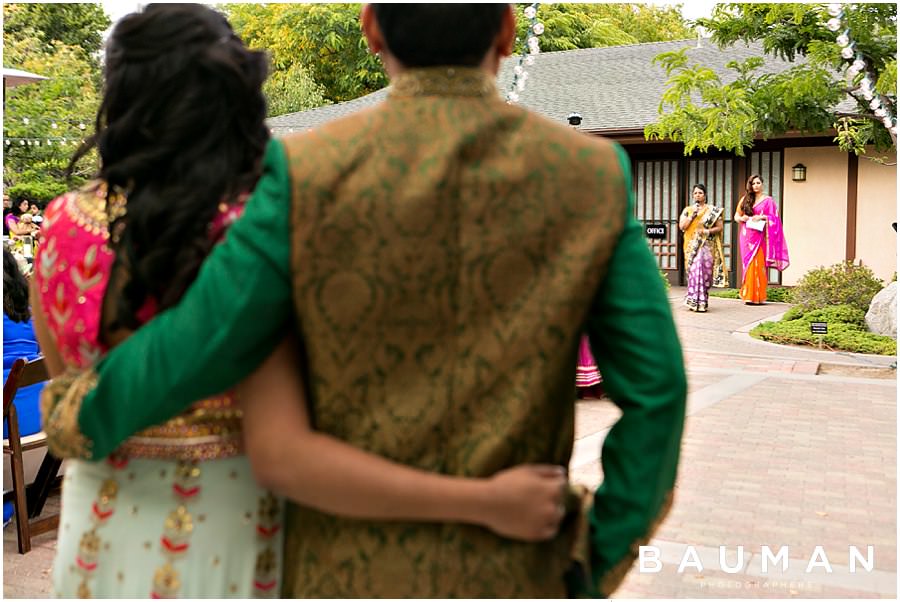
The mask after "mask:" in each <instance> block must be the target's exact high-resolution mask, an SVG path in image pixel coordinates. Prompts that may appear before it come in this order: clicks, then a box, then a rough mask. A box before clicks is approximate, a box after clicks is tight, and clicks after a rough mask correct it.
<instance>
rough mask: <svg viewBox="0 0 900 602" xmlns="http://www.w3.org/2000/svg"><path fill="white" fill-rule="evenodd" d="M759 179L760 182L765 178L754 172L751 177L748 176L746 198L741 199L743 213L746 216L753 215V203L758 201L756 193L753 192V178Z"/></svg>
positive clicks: (745, 190) (745, 186) (745, 185)
mask: <svg viewBox="0 0 900 602" xmlns="http://www.w3.org/2000/svg"><path fill="white" fill-rule="evenodd" d="M756 179H758V180H759V181H760V182H762V181H763V179H762V178H761V177H760V176H759V174H753V175H752V176H750V177H749V178H747V183H746V184H744V192H745V194H744V198H742V199H741V213H742V214H744V215H746V216H748V217H749V216H751V215H753V204H754V203H756V193H755V192H753V180H756Z"/></svg>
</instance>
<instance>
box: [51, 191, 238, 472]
mask: <svg viewBox="0 0 900 602" xmlns="http://www.w3.org/2000/svg"><path fill="white" fill-rule="evenodd" d="M110 203H111V206H112V207H113V211H114V212H115V211H117V210H118V211H124V199H122V198H121V197H120V196H117V195H115V194H113V195H110ZM242 210H243V202H242V203H240V204H238V205H226V204H224V203H223V204H222V205H220V207H219V212H218V213H217V215H216V218H215V220H214V222H213V223H212V224H211V226H210V235H211V236H213V237H214V238H215V239H216V240H218V239H220V238H221V237H222V236H223V235H224V233H225V230H226V229H227V227H228V226H229V225H230V224H231V223H233V222H234V221H235V220H236V219H237V218H238V217H239V216H240V214H241V212H242ZM43 236H44V244H43V245H42V247H41V249H40V252H39V253H38V255H37V257H36V258H35V270H34V278H35V281H36V283H37V286H38V293H39V296H40V300H41V305H42V307H43V310H44V314H45V316H46V319H47V324H48V327H49V329H50V331H51V333H52V335H53V337H54V339H55V342H56V347H57V349H58V351H59V353H60V356H61V357H62V359H63V361H64V362H65V363H66V365H67V366H69V367H75V368H85V367H87V366H90V365H91V364H93V363H94V362H95V361H96V360H97V359H98V358H99V357H100V356H101V355H102V354H103V353H105V352H106V351H108V348H107V347H106V346H105V345H104V344H103V343H102V341H101V339H100V325H101V311H102V307H103V296H104V294H105V292H106V287H107V285H108V283H109V276H110V271H111V269H112V265H113V260H114V259H115V254H114V253H113V251H112V250H111V249H110V247H109V237H110V234H109V224H108V218H107V211H106V184H105V183H104V182H101V181H93V182H90V183H88V184H86V185H85V186H84V187H82V188H81V189H79V190H74V191H71V192H68V193H66V194H64V195H62V196H60V197H58V198H56V199H54V200H53V201H51V203H50V204H49V205H48V206H47V210H46V211H45V213H44V222H43ZM154 314H155V303H153V302H148V304H147V305H145V307H144V308H142V310H141V312H139V319H140V320H141V321H142V322H145V321H147V320H149V319H150V318H151V317H152V316H153V315H154ZM240 425H241V413H240V410H238V409H237V408H236V407H235V404H234V400H233V398H232V395H230V394H224V395H221V396H217V397H214V398H210V399H205V400H202V401H199V402H197V403H195V404H194V405H193V406H192V407H191V408H190V409H189V410H188V411H186V412H185V413H184V414H182V415H180V416H178V417H176V418H173V419H172V420H169V421H168V422H166V423H164V424H161V425H158V426H155V427H151V428H149V429H147V430H145V431H143V432H141V433H138V434H137V435H135V436H133V437H131V438H130V439H128V440H127V441H126V442H125V443H124V444H123V445H122V447H121V448H120V449H119V450H117V452H116V455H117V456H126V457H146V458H175V459H188V460H201V459H211V458H221V457H229V456H233V455H237V454H239V453H241V451H242V447H241V432H240Z"/></svg>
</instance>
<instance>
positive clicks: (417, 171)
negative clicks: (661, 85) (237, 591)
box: [285, 68, 628, 597]
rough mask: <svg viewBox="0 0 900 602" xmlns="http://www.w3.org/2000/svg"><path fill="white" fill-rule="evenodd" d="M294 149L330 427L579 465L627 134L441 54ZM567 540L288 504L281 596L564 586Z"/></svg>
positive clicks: (370, 443)
mask: <svg viewBox="0 0 900 602" xmlns="http://www.w3.org/2000/svg"><path fill="white" fill-rule="evenodd" d="M285 149H286V152H287V155H288V158H289V161H290V165H291V181H292V187H293V215H292V226H293V240H292V267H293V273H294V298H295V302H296V309H297V317H298V320H299V324H300V330H301V333H302V336H303V344H304V348H305V351H306V355H307V357H308V362H309V363H308V366H309V386H310V390H311V404H312V406H313V407H312V412H313V416H314V422H315V426H316V428H317V429H319V430H322V431H324V432H327V433H330V434H333V435H335V436H338V437H340V438H342V439H344V440H346V441H349V442H350V443H352V444H353V445H355V446H358V447H361V448H364V449H367V450H369V451H372V452H375V453H377V454H379V455H383V456H385V457H388V458H391V459H394V460H398V461H400V462H404V463H406V464H410V465H414V466H418V467H421V468H423V469H426V470H430V471H438V472H443V473H447V474H454V475H466V476H488V475H491V474H493V473H494V472H496V471H498V470H500V469H502V468H506V467H509V466H512V465H515V464H519V463H525V462H542V463H553V464H563V465H566V464H568V460H569V456H570V453H571V449H572V444H573V436H574V393H573V387H574V385H573V383H574V370H575V356H576V350H577V344H578V340H579V335H580V334H581V332H582V329H583V327H584V324H585V320H586V317H587V315H588V312H589V309H590V306H591V303H592V301H593V300H594V298H595V295H596V294H597V292H598V289H599V285H600V282H601V280H602V277H603V274H604V272H605V270H606V266H607V262H608V261H609V258H610V255H611V253H612V251H613V248H614V246H615V244H616V241H617V237H618V235H619V233H620V232H621V229H622V226H623V223H624V221H625V216H626V211H627V210H628V208H627V191H626V189H625V184H624V182H625V180H624V174H623V173H622V171H621V169H620V166H619V162H618V159H617V157H616V152H615V149H614V148H613V146H612V145H611V144H609V143H608V142H606V141H603V140H600V139H592V138H588V137H586V136H583V135H581V134H577V133H575V132H573V131H571V130H570V129H568V128H566V127H564V126H561V125H557V124H553V123H551V122H549V121H547V120H545V119H543V118H541V117H538V116H536V115H534V114H531V113H529V112H526V111H524V110H522V109H520V108H518V107H513V106H509V105H506V104H505V103H503V102H502V101H500V99H499V97H498V95H497V92H496V89H495V88H494V86H493V84H492V82H491V79H490V78H489V76H488V75H487V74H485V73H484V72H483V71H481V70H477V69H445V68H440V69H428V70H415V71H413V72H411V73H408V74H405V75H403V76H401V77H399V78H397V79H396V80H395V81H394V85H393V89H392V93H391V96H390V98H389V99H388V100H387V101H386V102H385V103H383V104H382V105H380V106H379V107H377V108H375V109H373V110H370V111H367V112H364V113H360V114H357V115H354V116H352V117H349V118H346V119H344V120H341V121H340V122H336V123H333V124H330V125H328V126H325V127H324V128H321V129H320V130H318V131H316V132H314V133H311V134H304V135H301V136H297V137H295V138H288V139H286V140H285ZM573 522H574V521H568V523H567V525H568V526H569V527H571V524H572V523H573ZM573 537H574V532H573V530H572V529H571V528H568V529H566V530H564V532H563V533H562V534H561V535H560V536H559V537H558V538H556V539H555V540H554V541H551V542H548V543H545V544H540V545H537V544H522V543H515V542H511V541H507V540H502V539H501V538H499V537H497V536H495V535H493V534H491V533H489V532H488V531H486V530H483V529H479V528H476V527H466V526H459V525H444V526H423V525H412V524H401V523H387V524H385V523H368V522H361V521H349V520H344V519H339V518H333V517H328V516H325V515H323V514H320V513H317V512H314V511H311V510H307V509H301V508H294V510H293V512H292V516H291V518H290V529H289V538H290V539H291V540H292V541H293V543H294V544H296V545H292V544H291V542H289V545H288V556H287V558H286V565H287V566H288V567H291V568H290V569H289V571H288V572H289V573H290V571H291V570H293V569H294V567H296V569H297V570H296V573H294V574H293V575H289V576H288V582H287V584H286V585H287V587H288V588H289V589H288V591H287V593H289V594H291V595H294V596H297V597H311V596H312V597H315V596H339V597H344V596H346V597H353V596H358V595H368V596H378V597H380V596H390V597H430V596H439V597H448V596H452V597H484V596H497V597H509V596H517V597H518V596H528V597H531V596H553V597H559V596H564V595H565V590H564V586H563V576H562V575H563V572H564V571H565V570H566V569H567V568H568V565H569V554H568V552H569V548H570V547H571V545H572V540H573ZM323 557H326V558H328V559H329V561H328V562H327V563H324V564H320V563H318V562H315V561H309V560H308V559H311V558H312V559H317V558H323ZM335 566H339V567H343V569H342V570H339V571H335V570H334V567H335ZM411 576H412V577H411Z"/></svg>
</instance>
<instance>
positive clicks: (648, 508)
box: [587, 147, 687, 595]
mask: <svg viewBox="0 0 900 602" xmlns="http://www.w3.org/2000/svg"><path fill="white" fill-rule="evenodd" d="M617 151H618V154H619V162H620V165H621V168H622V171H623V173H624V174H625V179H626V182H625V184H626V190H628V191H629V202H628V207H627V209H626V211H627V213H626V219H625V227H624V230H623V232H622V234H621V237H620V239H619V241H618V243H617V245H616V247H615V250H614V251H613V255H612V258H611V261H610V263H609V268H608V273H607V276H606V278H605V280H604V281H603V283H602V284H601V288H600V291H599V292H598V294H597V296H596V298H595V300H594V303H593V306H592V308H591V313H590V316H589V318H588V322H587V334H588V337H589V339H590V342H591V348H592V350H593V352H594V357H595V360H596V362H597V367H598V368H599V369H600V373H601V374H602V375H603V386H604V388H605V390H606V392H607V394H608V395H609V397H610V398H611V399H612V400H613V401H614V402H615V403H616V404H617V405H618V406H619V408H620V409H621V410H622V417H621V418H620V419H619V421H618V422H616V424H615V425H614V426H613V427H612V429H611V430H610V432H609V434H608V435H607V437H606V439H605V441H604V443H603V450H602V454H601V464H602V467H603V483H602V484H601V485H600V487H599V489H598V490H597V491H596V493H595V496H594V505H593V508H592V510H591V513H590V516H589V523H590V533H589V538H590V548H591V549H590V558H591V563H590V564H591V567H590V568H591V574H592V576H593V579H594V581H595V586H597V587H598V588H599V592H595V593H599V594H601V595H609V593H610V592H611V591H613V590H614V589H615V587H617V586H618V583H619V582H620V581H621V579H622V578H624V576H625V574H626V573H627V571H628V569H629V568H630V567H631V563H632V560H633V559H634V556H635V554H636V553H637V546H638V545H643V544H645V543H646V540H647V538H649V537H650V535H651V532H652V530H653V527H654V526H655V524H656V523H657V521H658V520H660V519H661V518H662V517H663V516H664V514H665V512H666V510H667V509H668V504H669V503H670V500H671V498H670V496H671V493H672V489H673V487H674V482H675V472H676V467H677V465H678V456H679V447H680V441H681V434H682V430H683V426H684V413H685V398H686V395H687V382H686V378H685V372H684V360H683V357H682V351H681V344H680V343H679V340H678V335H677V332H676V329H675V324H674V321H673V319H672V313H671V309H670V307H669V303H668V299H667V296H666V291H665V287H664V286H663V283H662V280H661V278H660V275H659V268H658V267H657V264H656V261H655V260H654V259H653V256H652V254H651V252H650V250H649V248H648V246H647V241H646V239H645V238H644V235H643V232H642V228H641V225H640V224H639V222H638V221H637V220H636V219H635V218H634V199H633V195H632V184H631V177H630V174H631V168H630V163H629V161H628V157H627V155H625V153H624V151H623V150H622V148H621V147H617Z"/></svg>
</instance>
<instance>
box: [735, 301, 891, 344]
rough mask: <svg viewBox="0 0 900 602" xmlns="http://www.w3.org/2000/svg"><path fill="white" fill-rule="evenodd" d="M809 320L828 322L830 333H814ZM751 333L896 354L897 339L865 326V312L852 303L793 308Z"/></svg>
mask: <svg viewBox="0 0 900 602" xmlns="http://www.w3.org/2000/svg"><path fill="white" fill-rule="evenodd" d="M810 322H828V334H826V335H821V337H820V336H819V335H813V334H812V333H811V332H810V327H809V324H810ZM750 336H752V337H755V338H757V339H762V340H763V341H769V342H772V343H784V344H789V345H810V346H813V347H818V346H819V339H820V338H821V341H822V347H823V348H826V349H829V350H831V351H850V352H853V353H874V354H877V355H897V341H895V340H894V339H892V338H891V337H888V336H883V335H880V334H875V333H873V332H868V331H867V330H866V314H865V312H864V311H862V310H861V309H859V308H858V307H854V306H852V305H846V304H845V305H834V306H831V307H824V308H822V309H816V310H813V311H804V310H803V309H802V308H800V307H793V308H791V309H790V310H789V311H788V312H787V313H786V314H785V315H784V317H782V318H781V320H780V321H778V322H763V323H762V324H760V325H759V326H757V327H756V328H754V329H753V330H751V331H750Z"/></svg>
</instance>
